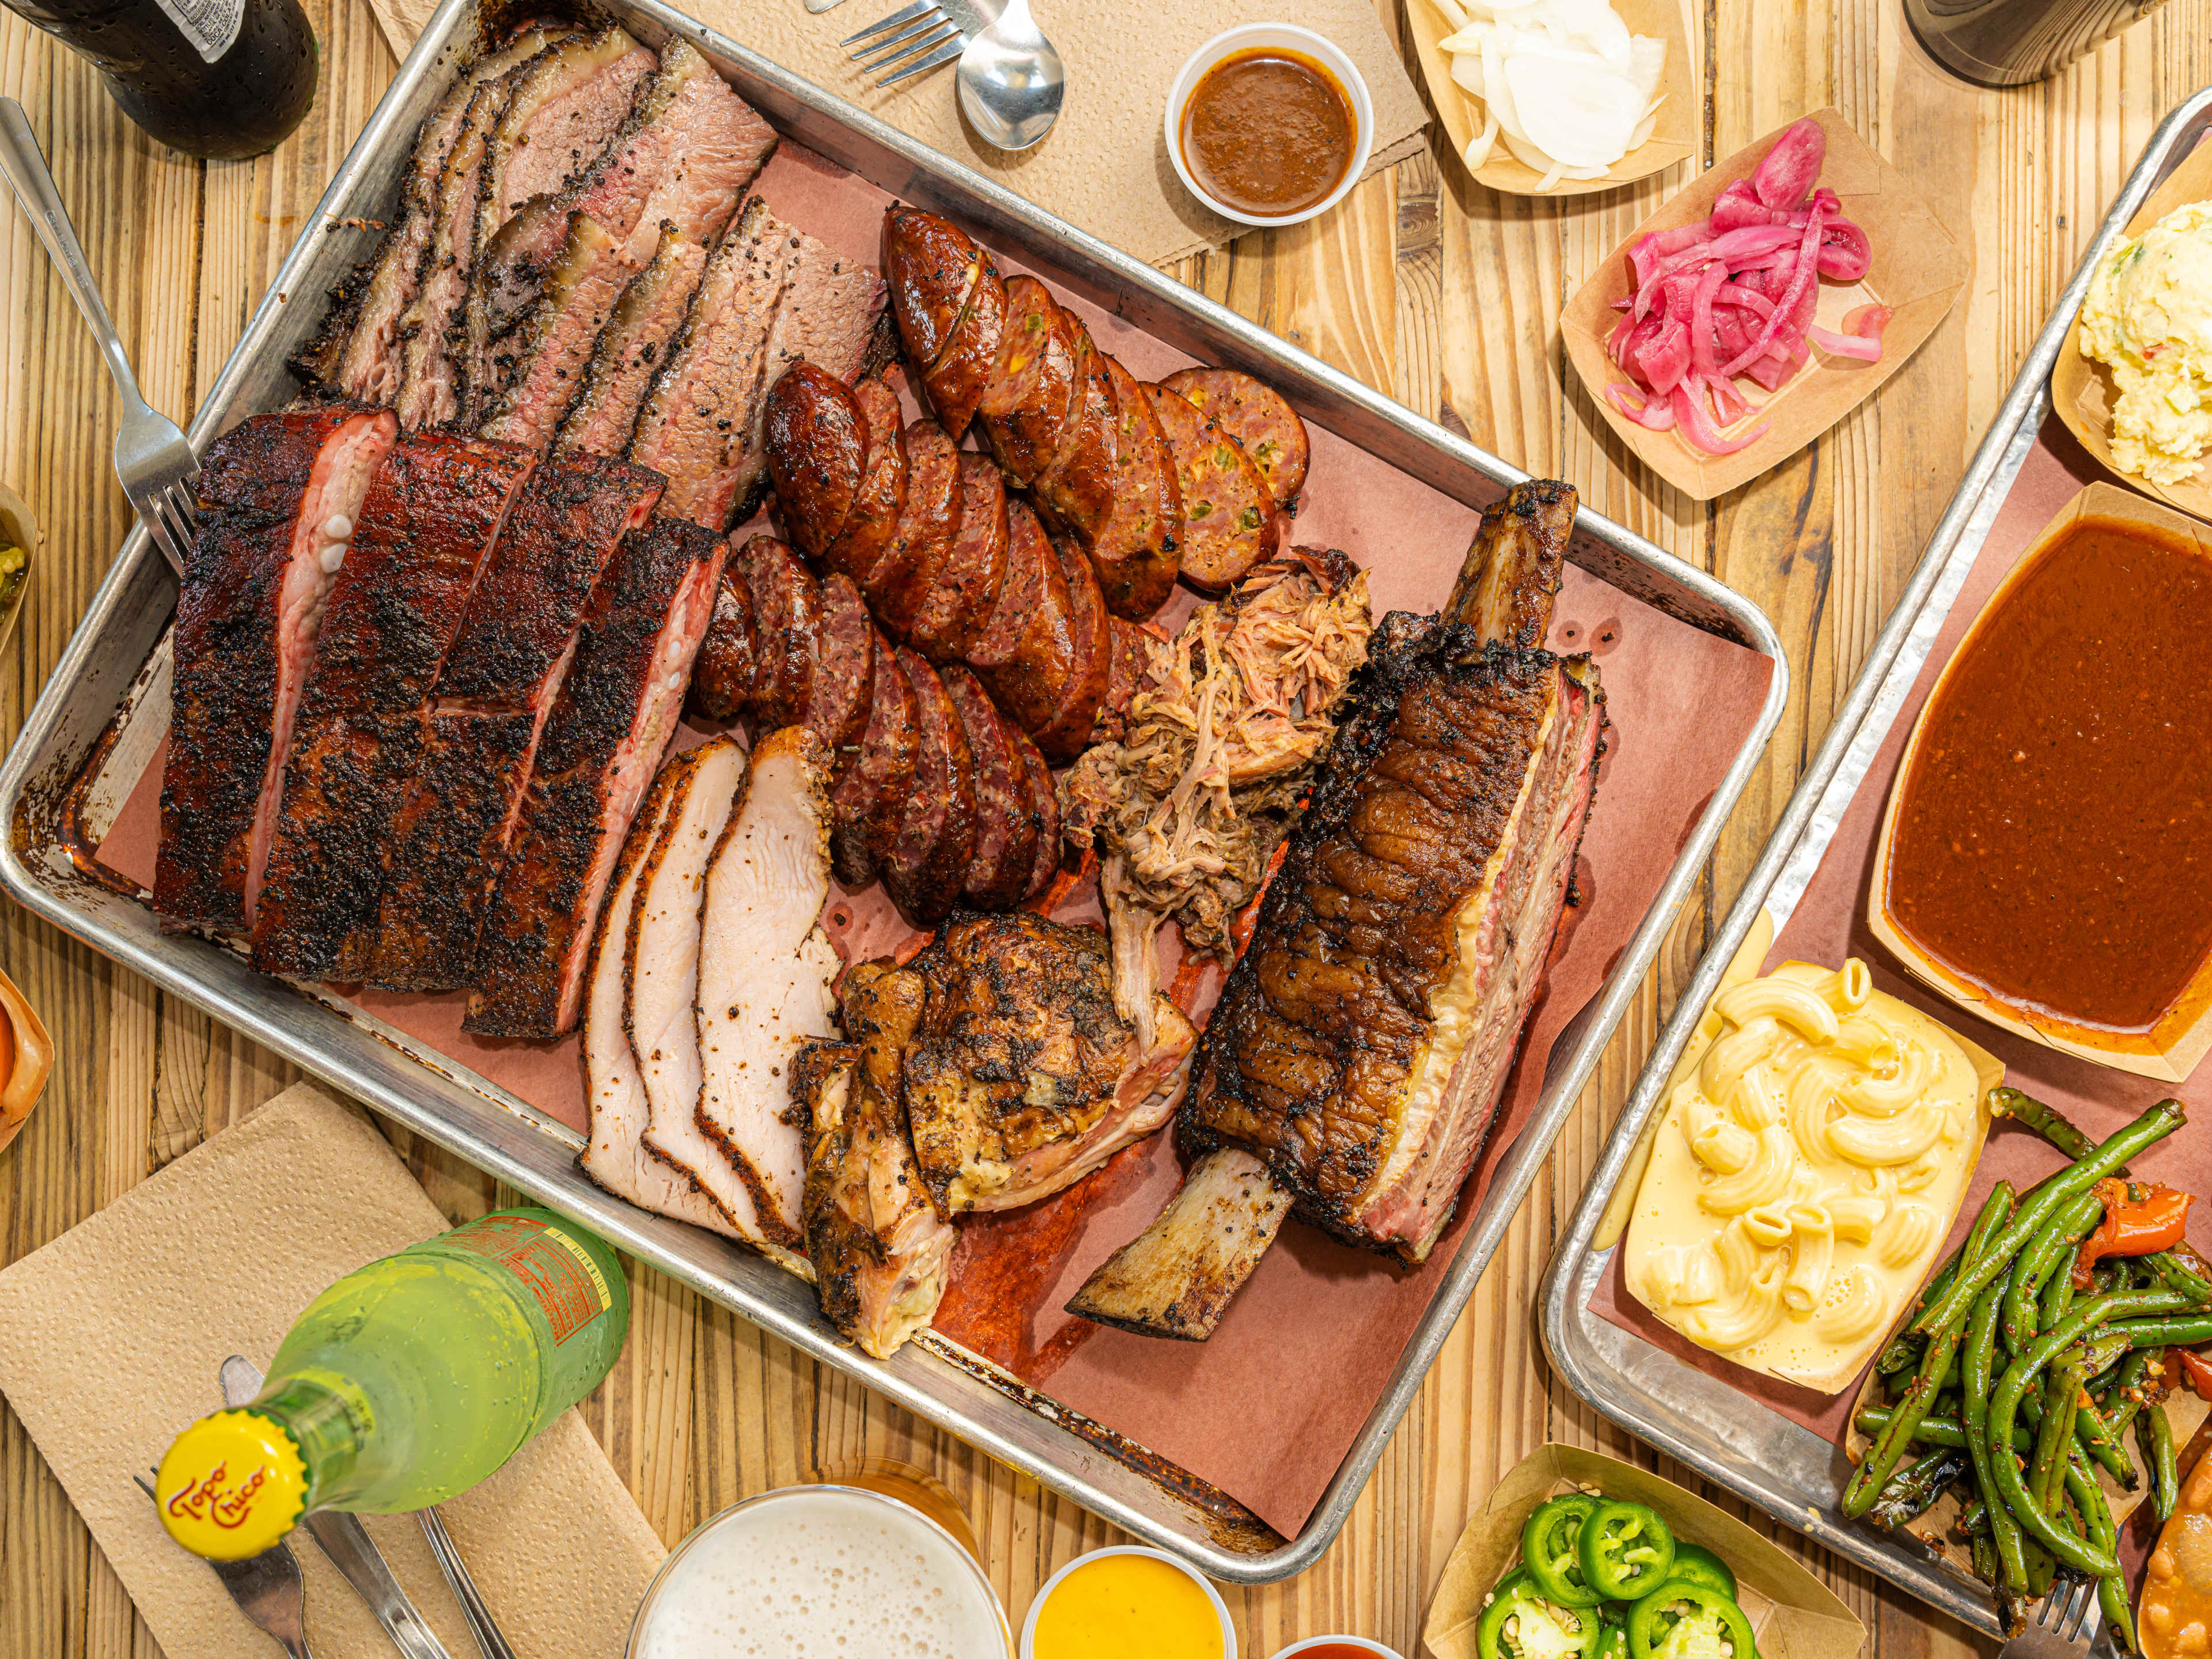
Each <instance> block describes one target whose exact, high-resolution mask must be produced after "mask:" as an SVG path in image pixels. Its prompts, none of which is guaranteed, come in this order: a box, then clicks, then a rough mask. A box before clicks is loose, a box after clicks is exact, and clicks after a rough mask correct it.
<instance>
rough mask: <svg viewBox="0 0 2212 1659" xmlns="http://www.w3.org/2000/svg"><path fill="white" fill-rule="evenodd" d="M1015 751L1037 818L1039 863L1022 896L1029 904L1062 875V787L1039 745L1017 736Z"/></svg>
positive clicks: (1015, 738)
mask: <svg viewBox="0 0 2212 1659" xmlns="http://www.w3.org/2000/svg"><path fill="white" fill-rule="evenodd" d="M1014 747H1015V748H1016V750H1018V751H1019V752H1020V754H1021V757H1022V769H1023V770H1024V771H1025V772H1027V773H1028V774H1029V779H1030V806H1031V808H1032V809H1033V810H1034V811H1035V812H1036V825H1037V843H1036V863H1034V864H1033V865H1031V866H1030V878H1029V890H1027V891H1026V892H1024V894H1023V895H1022V898H1023V900H1024V902H1026V901H1027V900H1030V899H1033V898H1035V897H1036V896H1037V895H1038V894H1039V893H1041V892H1042V891H1043V890H1045V888H1046V887H1048V886H1049V885H1050V884H1051V882H1052V878H1053V877H1054V876H1055V875H1057V874H1058V873H1059V872H1060V787H1059V785H1058V784H1056V783H1054V781H1053V775H1052V769H1051V768H1050V767H1049V766H1048V765H1046V764H1045V759H1044V757H1043V756H1042V754H1040V753H1038V752H1037V746H1036V744H1033V743H1031V742H1030V740H1029V738H1026V737H1024V735H1023V734H1022V733H1020V732H1015V733H1014Z"/></svg>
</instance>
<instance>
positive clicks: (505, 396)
mask: <svg viewBox="0 0 2212 1659" xmlns="http://www.w3.org/2000/svg"><path fill="white" fill-rule="evenodd" d="M773 149H775V130H774V129H773V128H771V127H770V126H769V125H768V123H766V122H765V121H763V120H762V119H761V118H760V117H759V116H758V115H757V114H756V113H755V112H753V110H752V109H751V108H750V106H747V105H746V104H745V103H744V100H742V99H740V98H738V95H737V94H735V93H733V92H732V91H731V90H730V88H729V86H728V83H727V82H725V81H723V79H722V78H721V77H720V76H718V75H716V74H715V73H714V68H713V66H712V65H711V64H708V62H707V60H706V58H704V57H703V56H702V55H701V54H700V53H699V52H698V51H697V50H696V49H695V48H694V47H693V46H690V43H689V42H686V41H684V40H675V41H672V42H671V44H670V46H669V48H668V50H667V52H666V53H665V55H664V56H663V57H662V58H661V61H660V65H659V68H658V69H657V70H655V71H654V72H653V75H652V76H649V77H648V78H647V81H646V82H645V84H644V85H643V86H642V87H641V88H640V89H639V91H638V95H637V100H636V101H635V104H634V105H633V106H631V109H630V113H629V118H628V120H627V121H625V122H624V123H623V128H622V131H619V132H617V134H616V135H615V137H614V139H613V141H612V142H611V143H610V144H609V145H608V146H607V149H606V153H605V155H604V157H603V158H602V159H601V160H600V161H599V165H598V167H597V168H596V169H595V170H594V171H593V172H592V173H590V174H589V175H587V176H586V177H584V178H581V179H577V180H575V181H574V182H573V183H572V184H570V185H569V186H568V188H567V189H565V190H562V191H559V192H557V193H553V194H549V195H545V196H541V197H536V198H534V199H532V200H531V201H529V202H526V203H524V204H522V206H521V207H520V208H519V209H517V210H516V211H515V214H514V216H513V218H511V219H509V220H508V221H507V223H506V224H505V225H504V226H502V227H501V228H500V231H499V234H497V235H495V237H493V239H492V240H491V242H490V244H489V246H487V247H486V249H485V250H484V252H483V257H482V258H479V259H478V260H477V271H476V274H475V275H474V276H472V277H471V282H470V289H469V303H470V306H471V330H472V331H473V332H477V333H480V334H481V335H482V336H483V337H484V339H485V340H486V341H487V346H486V348H485V356H484V358H483V363H482V365H481V368H482V373H481V374H480V376H479V386H478V403H479V412H480V414H481V416H482V418H483V420H484V422H485V432H486V435H488V436H491V437H501V438H507V439H510V440H512V441H514V442H517V443H528V444H532V445H533V446H542V445H544V443H545V442H546V441H548V440H549V439H550V437H551V435H552V433H553V429H554V428H555V427H556V425H557V424H558V423H559V422H560V421H561V419H562V416H563V414H564V413H565V412H566V410H567V409H568V405H569V404H571V403H572V402H574V399H575V398H576V395H577V392H578V390H579V388H580V386H581V384H582V382H583V378H584V373H585V369H586V364H587V363H588V362H589V361H590V359H591V357H592V350H593V347H594V344H595V343H596V342H597V341H598V339H599V337H600V335H601V334H602V333H603V332H604V331H605V328H606V325H607V324H608V322H609V320H610V318H611V313H612V312H613V309H614V307H615V304H616V301H617V299H618V297H619V296H620V295H621V294H622V292H623V289H624V287H625V286H626V285H627V284H628V283H629V281H630V279H631V278H632V277H633V276H635V275H636V274H637V273H638V272H639V271H640V270H641V269H642V268H643V267H644V266H645V265H646V264H647V262H648V261H649V260H650V259H651V258H653V254H654V250H655V246H656V244H657V243H658V242H659V239H660V238H661V236H662V235H663V234H665V230H666V229H667V228H673V230H674V232H675V233H676V234H678V235H679V236H681V237H683V238H684V239H686V240H690V241H692V242H696V243H703V242H708V241H711V240H714V238H715V237H716V236H718V235H720V234H721V231H722V228H723V227H724V226H725V225H726V224H727V223H728V222H729V221H730V217H731V216H732V214H734V213H735V212H736V211H737V208H738V198H739V197H741V196H742V195H743V194H744V188H745V186H746V185H748V184H750V183H751V182H752V179H753V176H754V174H756V173H758V172H759V171H760V168H761V166H762V164H763V162H765V161H767V160H768V157H769V152H770V151H772V150H773ZM477 313H481V315H478V314H477Z"/></svg>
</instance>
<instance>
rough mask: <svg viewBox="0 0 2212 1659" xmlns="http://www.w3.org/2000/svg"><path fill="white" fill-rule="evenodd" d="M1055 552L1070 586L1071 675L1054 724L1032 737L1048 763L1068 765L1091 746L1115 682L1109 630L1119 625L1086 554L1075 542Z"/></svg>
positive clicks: (1056, 705)
mask: <svg viewBox="0 0 2212 1659" xmlns="http://www.w3.org/2000/svg"><path fill="white" fill-rule="evenodd" d="M1053 552H1054V554H1055V555H1056V556H1058V557H1059V560H1060V574H1062V575H1063V576H1064V577H1065V578H1066V581H1067V616H1068V643H1069V646H1070V648H1071V652H1072V654H1071V656H1070V659H1069V667H1070V671H1069V674H1068V676H1067V679H1066V684H1064V685H1062V686H1061V688H1060V697H1059V700H1058V701H1057V702H1054V705H1053V711H1052V719H1051V720H1050V721H1049V722H1048V724H1047V725H1046V726H1044V727H1043V729H1042V730H1041V731H1039V732H1035V733H1033V734H1032V735H1033V736H1035V738H1036V745H1037V747H1038V748H1039V749H1041V750H1043V751H1044V755H1045V758H1046V759H1048V760H1052V761H1058V762H1062V763H1065V762H1067V761H1072V760H1073V759H1074V758H1075V757H1077V756H1078V755H1079V754H1081V753H1082V752H1083V751H1084V750H1085V749H1088V748H1089V747H1090V746H1091V726H1093V725H1095V724H1096V723H1097V719H1098V710H1099V708H1100V707H1101V706H1102V705H1103V703H1104V702H1105V701H1106V690H1107V687H1108V685H1109V684H1110V682H1111V680H1112V678H1113V668H1114V630H1113V629H1111V628H1110V627H1109V626H1108V624H1109V623H1110V622H1111V621H1112V620H1113V619H1112V618H1111V617H1109V616H1108V615H1107V614H1106V602H1105V600H1104V599H1102V598H1101V597H1100V596H1099V592H1098V579H1097V576H1095V575H1094V574H1091V562H1090V561H1089V560H1088V559H1087V558H1085V556H1084V553H1083V550H1082V549H1081V548H1079V547H1077V546H1076V545H1075V544H1073V542H1068V541H1056V542H1054V544H1053Z"/></svg>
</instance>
